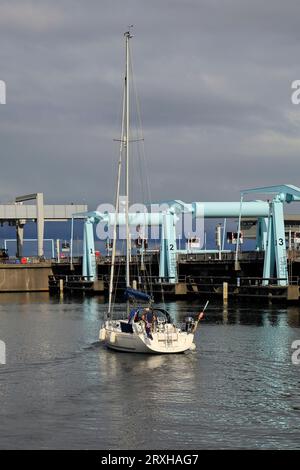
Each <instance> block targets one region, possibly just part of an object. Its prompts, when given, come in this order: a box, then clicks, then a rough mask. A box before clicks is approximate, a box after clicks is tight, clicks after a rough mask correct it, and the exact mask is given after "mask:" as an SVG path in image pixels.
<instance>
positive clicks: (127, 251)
mask: <svg viewBox="0 0 300 470" xmlns="http://www.w3.org/2000/svg"><path fill="white" fill-rule="evenodd" d="M124 36H125V42H126V74H125V93H126V136H125V139H124V140H125V146H126V157H125V196H126V201H125V217H126V287H130V271H129V270H130V231H129V137H130V136H129V126H130V119H129V113H130V108H129V39H131V38H132V36H131V34H130V29H129V30H128V31H126V33H124Z"/></svg>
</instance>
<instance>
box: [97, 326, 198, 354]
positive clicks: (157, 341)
mask: <svg viewBox="0 0 300 470" xmlns="http://www.w3.org/2000/svg"><path fill="white" fill-rule="evenodd" d="M120 323H121V321H116V322H113V323H112V322H106V323H105V325H104V326H103V328H101V330H100V334H99V339H100V340H101V341H103V342H104V344H105V345H106V346H107V347H108V348H110V349H114V350H116V351H122V352H134V353H148V354H176V353H182V352H184V351H187V350H189V349H190V350H194V349H195V344H194V342H193V341H194V334H193V333H191V332H190V333H188V332H184V331H181V330H180V329H178V328H176V327H175V326H174V325H171V324H168V325H165V328H164V331H154V332H152V338H153V339H150V338H148V337H147V335H146V333H145V329H144V328H143V327H142V326H141V325H140V324H133V325H132V326H133V332H132V333H124V332H122V331H121V328H120Z"/></svg>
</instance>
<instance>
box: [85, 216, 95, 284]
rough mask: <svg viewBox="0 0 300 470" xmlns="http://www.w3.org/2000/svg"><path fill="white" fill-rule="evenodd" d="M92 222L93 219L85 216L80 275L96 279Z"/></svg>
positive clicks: (92, 279) (91, 279)
mask: <svg viewBox="0 0 300 470" xmlns="http://www.w3.org/2000/svg"><path fill="white" fill-rule="evenodd" d="M93 224H94V219H93V218H87V219H86V220H85V222H84V230H83V258H82V275H83V276H84V277H86V278H87V279H88V280H90V281H96V280H97V265H96V255H95V241H94V231H93Z"/></svg>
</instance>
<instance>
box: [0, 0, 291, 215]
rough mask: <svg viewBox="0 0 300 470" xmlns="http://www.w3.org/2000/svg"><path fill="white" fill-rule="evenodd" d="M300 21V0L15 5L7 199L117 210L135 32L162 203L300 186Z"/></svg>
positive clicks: (44, 0)
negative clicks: (297, 100)
mask: <svg viewBox="0 0 300 470" xmlns="http://www.w3.org/2000/svg"><path fill="white" fill-rule="evenodd" d="M299 14H300V4H299V1H298V0H297V1H296V0H295V1H294V0H286V1H285V2H282V1H279V0H264V2H261V0H259V1H258V0H251V1H250V0H249V1H245V0H218V1H216V0H159V1H158V0H151V1H149V0H148V1H146V0H80V1H79V0H60V1H54V0H38V1H37V0H36V1H33V0H31V1H29V0H8V1H5V0H2V1H1V4H0V80H4V81H5V83H6V86H7V97H6V104H5V105H2V104H0V144H1V173H0V174H1V176H0V178H1V184H0V202H7V201H11V200H13V199H14V198H15V196H16V195H21V194H26V193H32V192H38V191H41V192H44V195H45V202H46V203H69V202H74V203H75V202H77V203H87V204H88V205H89V208H90V209H95V208H96V207H97V206H98V205H99V204H101V203H103V202H104V203H107V202H112V200H113V197H114V188H115V173H116V164H117V159H118V145H119V144H118V143H117V142H114V139H118V138H119V131H120V115H121V102H122V86H123V83H122V80H123V72H124V37H123V33H124V32H125V31H126V30H127V27H128V25H130V24H133V25H134V27H133V35H134V37H133V38H132V40H131V48H132V57H133V65H134V75H135V83H136V87H137V90H138V96H139V102H140V107H141V116H142V122H143V134H144V139H145V140H144V146H145V154H146V160H147V168H148V171H147V175H146V176H145V178H147V180H148V181H149V185H150V189H151V195H150V196H151V199H152V200H155V201H161V200H162V201H163V200H170V199H181V200H183V201H186V202H191V201H218V200H220V201H226V200H229V201H230V200H238V199H239V191H240V190H241V189H245V188H251V187H258V186H267V185H272V184H280V183H290V184H294V185H296V186H298V185H299V186H300V181H298V176H299V171H298V170H299V155H300V105H299V106H297V105H294V104H292V102H291V94H292V89H291V83H292V82H293V81H294V80H297V79H300V70H299V44H300V28H299ZM132 164H133V166H134V167H135V162H134V161H133V162H132Z"/></svg>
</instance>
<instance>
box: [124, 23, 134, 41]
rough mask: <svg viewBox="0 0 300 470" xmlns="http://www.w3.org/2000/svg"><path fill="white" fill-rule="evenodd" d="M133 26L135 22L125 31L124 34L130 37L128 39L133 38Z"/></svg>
mask: <svg viewBox="0 0 300 470" xmlns="http://www.w3.org/2000/svg"><path fill="white" fill-rule="evenodd" d="M132 28H133V24H130V25H129V26H128V30H127V31H126V32H125V33H124V36H125V37H128V39H131V38H132V37H133V36H132V34H131V30H132Z"/></svg>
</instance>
